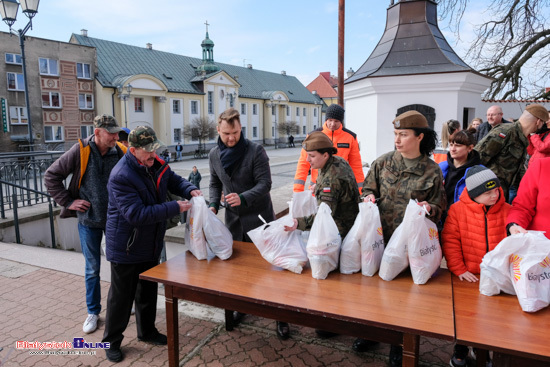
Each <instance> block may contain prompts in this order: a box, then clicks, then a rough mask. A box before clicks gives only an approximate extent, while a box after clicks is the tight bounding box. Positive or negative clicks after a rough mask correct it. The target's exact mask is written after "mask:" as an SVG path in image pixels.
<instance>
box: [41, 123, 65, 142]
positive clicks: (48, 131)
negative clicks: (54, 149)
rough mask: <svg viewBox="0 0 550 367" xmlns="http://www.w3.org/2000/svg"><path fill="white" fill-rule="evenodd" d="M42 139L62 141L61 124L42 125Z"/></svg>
mask: <svg viewBox="0 0 550 367" xmlns="http://www.w3.org/2000/svg"><path fill="white" fill-rule="evenodd" d="M44 141H45V142H47V143H48V142H57V141H63V126H44Z"/></svg>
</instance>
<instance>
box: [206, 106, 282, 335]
mask: <svg viewBox="0 0 550 367" xmlns="http://www.w3.org/2000/svg"><path fill="white" fill-rule="evenodd" d="M218 134H219V137H218V143H217V145H216V146H215V147H214V148H212V150H211V151H210V153H209V154H208V160H209V164H210V209H211V210H212V211H213V212H214V213H217V212H218V210H219V207H220V200H221V195H222V192H223V193H224V194H225V225H226V227H227V228H228V229H229V231H230V232H231V235H232V236H233V240H235V241H246V242H252V241H251V240H250V238H249V237H248V235H247V232H248V231H250V230H252V229H254V228H257V227H259V226H261V225H262V224H263V222H262V221H261V220H260V218H258V215H261V216H262V217H263V218H264V219H265V220H266V221H267V222H271V221H274V220H275V212H274V211H273V204H272V202H271V196H270V195H269V191H270V190H271V170H270V168H269V158H268V156H267V154H266V152H265V150H264V148H263V147H262V146H261V145H258V144H256V143H253V142H251V141H250V140H248V139H246V138H244V137H243V136H242V128H241V120H240V114H239V111H237V110H236V109H234V108H230V109H228V110H226V111H224V112H223V113H222V114H221V115H220V116H219V118H218ZM243 316H244V314H243V313H240V312H238V311H235V312H233V322H234V323H235V324H238V323H239V322H240V321H241V320H242V318H243ZM277 336H278V337H279V338H281V339H283V340H284V339H288V337H289V336H290V328H289V326H288V324H287V323H286V322H279V321H277Z"/></svg>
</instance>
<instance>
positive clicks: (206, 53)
mask: <svg viewBox="0 0 550 367" xmlns="http://www.w3.org/2000/svg"><path fill="white" fill-rule="evenodd" d="M204 24H206V38H205V39H204V40H203V41H202V43H201V47H202V64H201V65H200V66H199V67H198V68H197V70H196V74H197V75H201V74H210V73H213V72H215V71H218V70H220V68H219V66H218V65H216V63H215V62H214V41H212V40H211V39H210V37H208V26H209V24H208V21H206V23H204Z"/></svg>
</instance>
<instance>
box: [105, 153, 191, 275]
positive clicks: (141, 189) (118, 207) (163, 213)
mask: <svg viewBox="0 0 550 367" xmlns="http://www.w3.org/2000/svg"><path fill="white" fill-rule="evenodd" d="M168 190H170V192H171V193H173V194H176V195H179V196H182V197H184V198H186V199H190V198H191V191H193V190H197V188H196V187H195V186H194V185H192V184H191V183H190V182H189V181H187V180H185V179H184V178H182V177H180V176H178V175H177V174H175V173H174V172H172V170H171V169H170V167H169V166H168V165H167V164H166V163H165V162H164V161H163V160H162V159H160V158H159V157H158V156H157V158H156V161H155V163H154V165H153V167H152V168H151V169H149V170H148V169H147V168H146V167H145V166H143V165H142V164H141V163H140V162H138V160H137V159H136V157H135V156H134V155H132V154H131V153H130V151H128V153H126V154H125V155H124V157H122V159H121V160H120V161H119V162H118V163H117V165H116V166H115V167H114V168H113V170H112V171H111V176H110V177H109V183H108V184H107V192H108V193H109V206H108V209H107V225H106V229H105V237H106V245H107V250H106V255H107V260H108V261H111V262H115V263H123V264H135V263H141V262H148V261H158V259H159V256H160V252H161V250H162V242H163V240H164V234H165V232H166V220H167V219H169V218H172V217H174V216H175V215H177V214H179V205H178V203H177V202H176V201H169V202H166V195H167V191H168Z"/></svg>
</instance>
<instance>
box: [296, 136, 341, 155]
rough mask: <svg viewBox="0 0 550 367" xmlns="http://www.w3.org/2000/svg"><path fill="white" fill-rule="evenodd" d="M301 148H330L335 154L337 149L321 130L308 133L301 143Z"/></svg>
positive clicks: (308, 149)
mask: <svg viewBox="0 0 550 367" xmlns="http://www.w3.org/2000/svg"><path fill="white" fill-rule="evenodd" d="M302 148H304V150H305V151H306V152H311V151H314V150H320V149H330V148H332V154H336V152H337V151H338V150H337V149H336V148H335V147H334V145H333V144H332V141H331V140H330V138H329V137H328V136H326V134H325V133H324V132H322V131H314V132H312V133H311V134H309V135H308V136H307V138H306V140H304V142H303V143H302Z"/></svg>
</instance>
